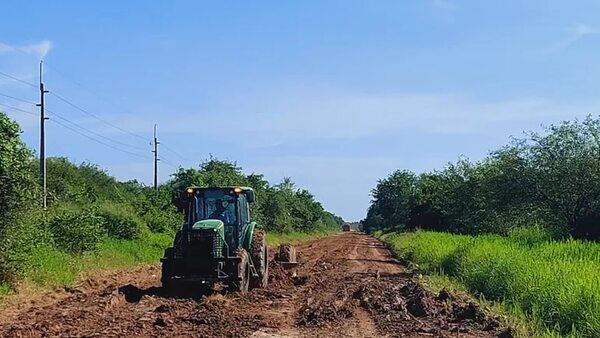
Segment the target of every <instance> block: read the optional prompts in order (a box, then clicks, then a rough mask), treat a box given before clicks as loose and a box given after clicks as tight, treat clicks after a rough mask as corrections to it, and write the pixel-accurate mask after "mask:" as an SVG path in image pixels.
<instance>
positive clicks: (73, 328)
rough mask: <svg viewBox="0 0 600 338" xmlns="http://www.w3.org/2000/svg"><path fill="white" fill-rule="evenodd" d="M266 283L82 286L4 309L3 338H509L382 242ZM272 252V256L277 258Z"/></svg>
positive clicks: (127, 276) (274, 271) (339, 247)
mask: <svg viewBox="0 0 600 338" xmlns="http://www.w3.org/2000/svg"><path fill="white" fill-rule="evenodd" d="M296 248H297V253H298V260H299V262H300V265H299V266H298V267H297V268H296V269H295V270H284V269H282V268H281V267H280V266H278V265H277V264H276V263H275V262H271V265H270V275H271V276H270V284H269V287H268V288H266V289H255V290H252V291H251V292H249V293H248V294H246V295H241V294H238V293H227V292H226V290H222V291H220V290H219V289H218V288H217V290H216V291H214V292H212V293H210V294H204V295H203V294H202V293H201V292H200V291H198V290H195V291H193V292H190V291H188V290H179V291H180V292H177V293H175V294H173V293H167V292H165V290H163V289H162V288H161V287H160V281H159V278H160V268H158V267H147V268H139V269H136V270H133V271H128V272H121V273H116V274H113V275H109V276H106V277H102V278H95V279H92V280H87V281H85V282H82V283H80V284H79V285H77V286H75V287H73V288H68V289H66V290H64V291H61V292H55V293H52V294H49V295H47V296H45V297H43V298H40V299H38V300H36V301H35V302H30V303H23V302H20V303H18V304H9V305H8V306H5V308H4V309H2V310H1V311H0V336H1V337H56V336H59V337H74V336H75V337H79V336H85V337H109V336H121V337H122V336H128V337H132V336H137V337H152V336H168V337H499V336H500V337H510V333H509V332H508V331H507V330H505V329H504V328H502V327H501V324H500V323H499V322H498V321H497V320H496V319H494V318H490V317H489V316H487V315H486V314H485V313H484V311H482V310H481V309H480V308H479V307H478V306H477V305H475V304H473V303H471V302H469V301H468V300H467V299H462V298H460V297H457V296H455V295H452V294H449V293H447V292H444V291H442V292H440V293H439V294H432V293H430V292H428V291H426V290H424V289H423V288H421V287H420V286H419V285H418V284H417V283H415V281H414V277H413V276H412V275H411V274H410V273H408V272H407V271H406V270H405V268H404V267H403V266H402V265H401V264H399V263H398V262H397V261H396V260H394V259H393V258H392V256H391V254H390V252H389V251H388V250H387V249H386V248H384V247H383V245H382V244H381V243H380V242H379V241H377V240H376V239H374V238H372V237H369V236H367V235H364V234H360V233H355V232H350V233H343V234H339V235H335V236H330V237H326V238H322V239H317V240H312V241H307V242H303V243H301V244H299V245H296ZM271 251H274V250H271Z"/></svg>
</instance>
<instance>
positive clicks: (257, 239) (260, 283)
mask: <svg viewBox="0 0 600 338" xmlns="http://www.w3.org/2000/svg"><path fill="white" fill-rule="evenodd" d="M250 257H252V263H254V267H255V268H256V272H257V273H258V276H257V277H253V278H252V279H251V280H250V287H251V288H252V289H254V288H266V287H267V284H268V283H269V247H268V246H267V238H266V236H265V232H264V231H262V230H254V234H253V236H252V246H251V247H250Z"/></svg>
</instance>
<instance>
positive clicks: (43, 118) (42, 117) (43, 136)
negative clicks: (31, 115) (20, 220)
mask: <svg viewBox="0 0 600 338" xmlns="http://www.w3.org/2000/svg"><path fill="white" fill-rule="evenodd" d="M43 67H44V61H40V103H39V104H37V106H38V107H40V185H41V186H42V208H44V209H46V205H47V197H48V191H47V187H46V120H47V119H48V118H47V117H46V109H45V106H44V95H45V94H46V93H48V91H47V90H44V82H43V78H42V75H43V72H44V68H43Z"/></svg>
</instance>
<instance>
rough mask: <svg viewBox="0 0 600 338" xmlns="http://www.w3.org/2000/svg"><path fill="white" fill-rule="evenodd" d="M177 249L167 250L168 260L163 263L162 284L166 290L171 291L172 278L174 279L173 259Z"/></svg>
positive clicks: (166, 256)
mask: <svg viewBox="0 0 600 338" xmlns="http://www.w3.org/2000/svg"><path fill="white" fill-rule="evenodd" d="M174 253H175V249H174V248H167V249H166V250H165V258H166V260H165V261H164V262H163V263H162V269H161V277H160V282H161V283H162V286H163V288H164V289H169V288H170V287H171V285H172V281H171V278H172V277H173V257H174Z"/></svg>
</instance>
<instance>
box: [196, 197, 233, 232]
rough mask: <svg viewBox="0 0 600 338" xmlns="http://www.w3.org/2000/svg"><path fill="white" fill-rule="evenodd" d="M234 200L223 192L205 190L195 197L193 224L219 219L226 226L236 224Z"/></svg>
mask: <svg viewBox="0 0 600 338" xmlns="http://www.w3.org/2000/svg"><path fill="white" fill-rule="evenodd" d="M235 206H236V200H235V198H234V197H233V196H231V195H229V194H227V192H226V191H223V190H207V191H205V192H204V194H203V195H202V196H198V197H196V205H195V207H196V208H195V209H196V210H195V215H194V216H195V219H194V222H197V221H201V220H204V219H220V220H221V221H223V223H225V224H227V225H233V224H236V222H237V217H236V215H237V213H236V207H235Z"/></svg>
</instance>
